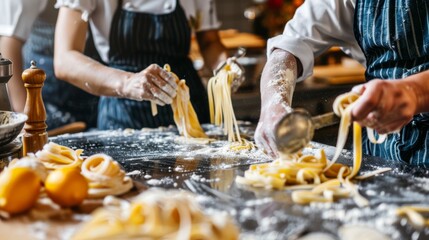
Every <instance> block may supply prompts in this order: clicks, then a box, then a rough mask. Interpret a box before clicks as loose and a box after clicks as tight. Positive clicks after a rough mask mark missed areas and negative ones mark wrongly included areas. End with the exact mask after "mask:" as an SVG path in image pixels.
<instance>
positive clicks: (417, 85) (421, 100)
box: [403, 70, 429, 114]
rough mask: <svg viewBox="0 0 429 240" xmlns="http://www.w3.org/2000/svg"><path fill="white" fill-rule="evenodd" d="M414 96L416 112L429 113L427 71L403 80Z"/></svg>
mask: <svg viewBox="0 0 429 240" xmlns="http://www.w3.org/2000/svg"><path fill="white" fill-rule="evenodd" d="M403 82H404V83H405V84H406V85H407V86H406V88H409V89H411V90H412V91H413V92H414V95H415V96H416V112H415V114H418V113H422V112H429V70H426V71H424V72H421V73H418V74H415V75H412V76H410V77H407V78H405V79H404V80H403Z"/></svg>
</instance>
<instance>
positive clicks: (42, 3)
mask: <svg viewBox="0 0 429 240" xmlns="http://www.w3.org/2000/svg"><path fill="white" fill-rule="evenodd" d="M46 4H47V0H31V1H29V0H1V1H0V16H1V17H0V35H2V36H8V37H11V36H13V37H17V38H20V39H22V40H24V41H25V40H27V38H28V36H29V35H30V32H31V28H32V26H33V23H34V20H36V18H37V16H38V15H39V14H40V13H41V12H42V11H43V10H44V9H45V7H46Z"/></svg>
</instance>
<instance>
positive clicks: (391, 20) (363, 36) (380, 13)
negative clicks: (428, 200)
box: [354, 0, 429, 167]
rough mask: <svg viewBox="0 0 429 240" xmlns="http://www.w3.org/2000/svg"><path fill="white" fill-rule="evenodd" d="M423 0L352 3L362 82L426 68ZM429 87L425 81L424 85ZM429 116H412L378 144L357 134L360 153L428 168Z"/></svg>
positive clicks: (428, 50) (428, 30) (428, 43)
mask: <svg viewBox="0 0 429 240" xmlns="http://www.w3.org/2000/svg"><path fill="white" fill-rule="evenodd" d="M428 5H429V3H427V0H357V1H356V10H355V21H354V31H355V36H356V39H357V41H358V43H359V44H360V46H361V48H362V50H363V52H364V54H365V56H366V59H367V70H366V72H365V75H366V79H367V80H371V79H375V78H379V79H389V80H392V81H394V79H401V78H405V77H408V76H410V75H413V74H416V73H419V72H422V71H425V70H427V69H429V12H428V9H429V8H428V7H429V6H428ZM428 84H429V82H428ZM428 129H429V114H428V113H423V114H418V115H416V116H415V117H414V119H413V120H412V121H411V122H410V123H409V124H407V125H406V126H405V127H403V128H402V129H401V131H400V132H399V133H397V134H389V136H388V138H387V140H386V141H385V142H384V143H382V144H378V145H377V144H372V143H370V141H369V140H368V137H367V136H366V131H364V134H363V141H364V142H363V148H364V152H365V153H366V154H369V155H374V156H379V157H381V158H384V159H388V160H393V161H401V162H406V163H409V164H411V165H418V166H425V167H429V153H428V152H429V134H428Z"/></svg>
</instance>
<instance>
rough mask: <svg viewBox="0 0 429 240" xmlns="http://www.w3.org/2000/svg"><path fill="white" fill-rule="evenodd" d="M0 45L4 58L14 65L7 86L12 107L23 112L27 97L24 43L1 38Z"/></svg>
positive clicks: (13, 39) (18, 40) (15, 39)
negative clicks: (23, 80) (24, 71)
mask: <svg viewBox="0 0 429 240" xmlns="http://www.w3.org/2000/svg"><path fill="white" fill-rule="evenodd" d="M0 43H1V45H0V50H1V51H0V52H1V53H2V55H3V57H4V58H7V59H10V60H11V61H12V63H13V64H12V66H13V76H12V78H11V79H10V80H9V82H8V84H7V87H8V91H9V98H10V101H11V105H12V108H13V110H14V111H16V112H23V111H24V106H25V100H26V97H27V93H26V90H25V88H24V83H23V82H22V79H21V74H22V70H23V67H22V66H23V63H22V46H23V45H24V42H23V41H22V40H20V39H17V38H14V37H1V41H0Z"/></svg>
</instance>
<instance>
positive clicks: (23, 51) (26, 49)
mask: <svg viewBox="0 0 429 240" xmlns="http://www.w3.org/2000/svg"><path fill="white" fill-rule="evenodd" d="M54 4H55V0H31V1H27V0H2V1H0V15H1V16H2V17H1V18H0V38H1V45H0V51H1V52H2V54H3V56H4V57H6V58H9V59H11V61H12V63H13V76H12V78H11V79H10V80H9V82H8V92H9V96H10V100H11V104H12V107H13V110H14V111H17V112H23V111H24V106H25V101H26V91H25V88H24V84H23V82H22V79H21V73H22V71H23V70H24V69H26V68H28V67H30V62H31V60H35V61H36V64H37V66H38V67H39V68H40V69H43V70H44V71H45V73H46V80H45V83H44V86H43V88H42V97H43V102H44V105H45V109H46V115H47V119H46V124H47V129H48V130H51V129H55V128H58V127H61V126H64V125H66V124H69V123H73V122H76V121H80V122H84V123H85V124H86V127H87V128H94V127H96V120H97V117H96V115H95V114H92V115H89V114H87V112H88V111H89V112H97V105H98V97H96V96H93V95H91V94H88V93H86V92H84V91H83V90H81V89H79V88H76V87H74V86H73V85H71V84H69V83H67V82H64V81H59V80H58V79H56V78H55V76H54V71H53V52H54V30H55V22H56V19H57V14H58V11H57V10H56V9H55V8H54ZM90 43H92V42H90ZM92 45H93V44H92ZM88 49H89V48H88ZM86 53H87V54H88V53H89V51H88V50H87V51H86Z"/></svg>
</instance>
